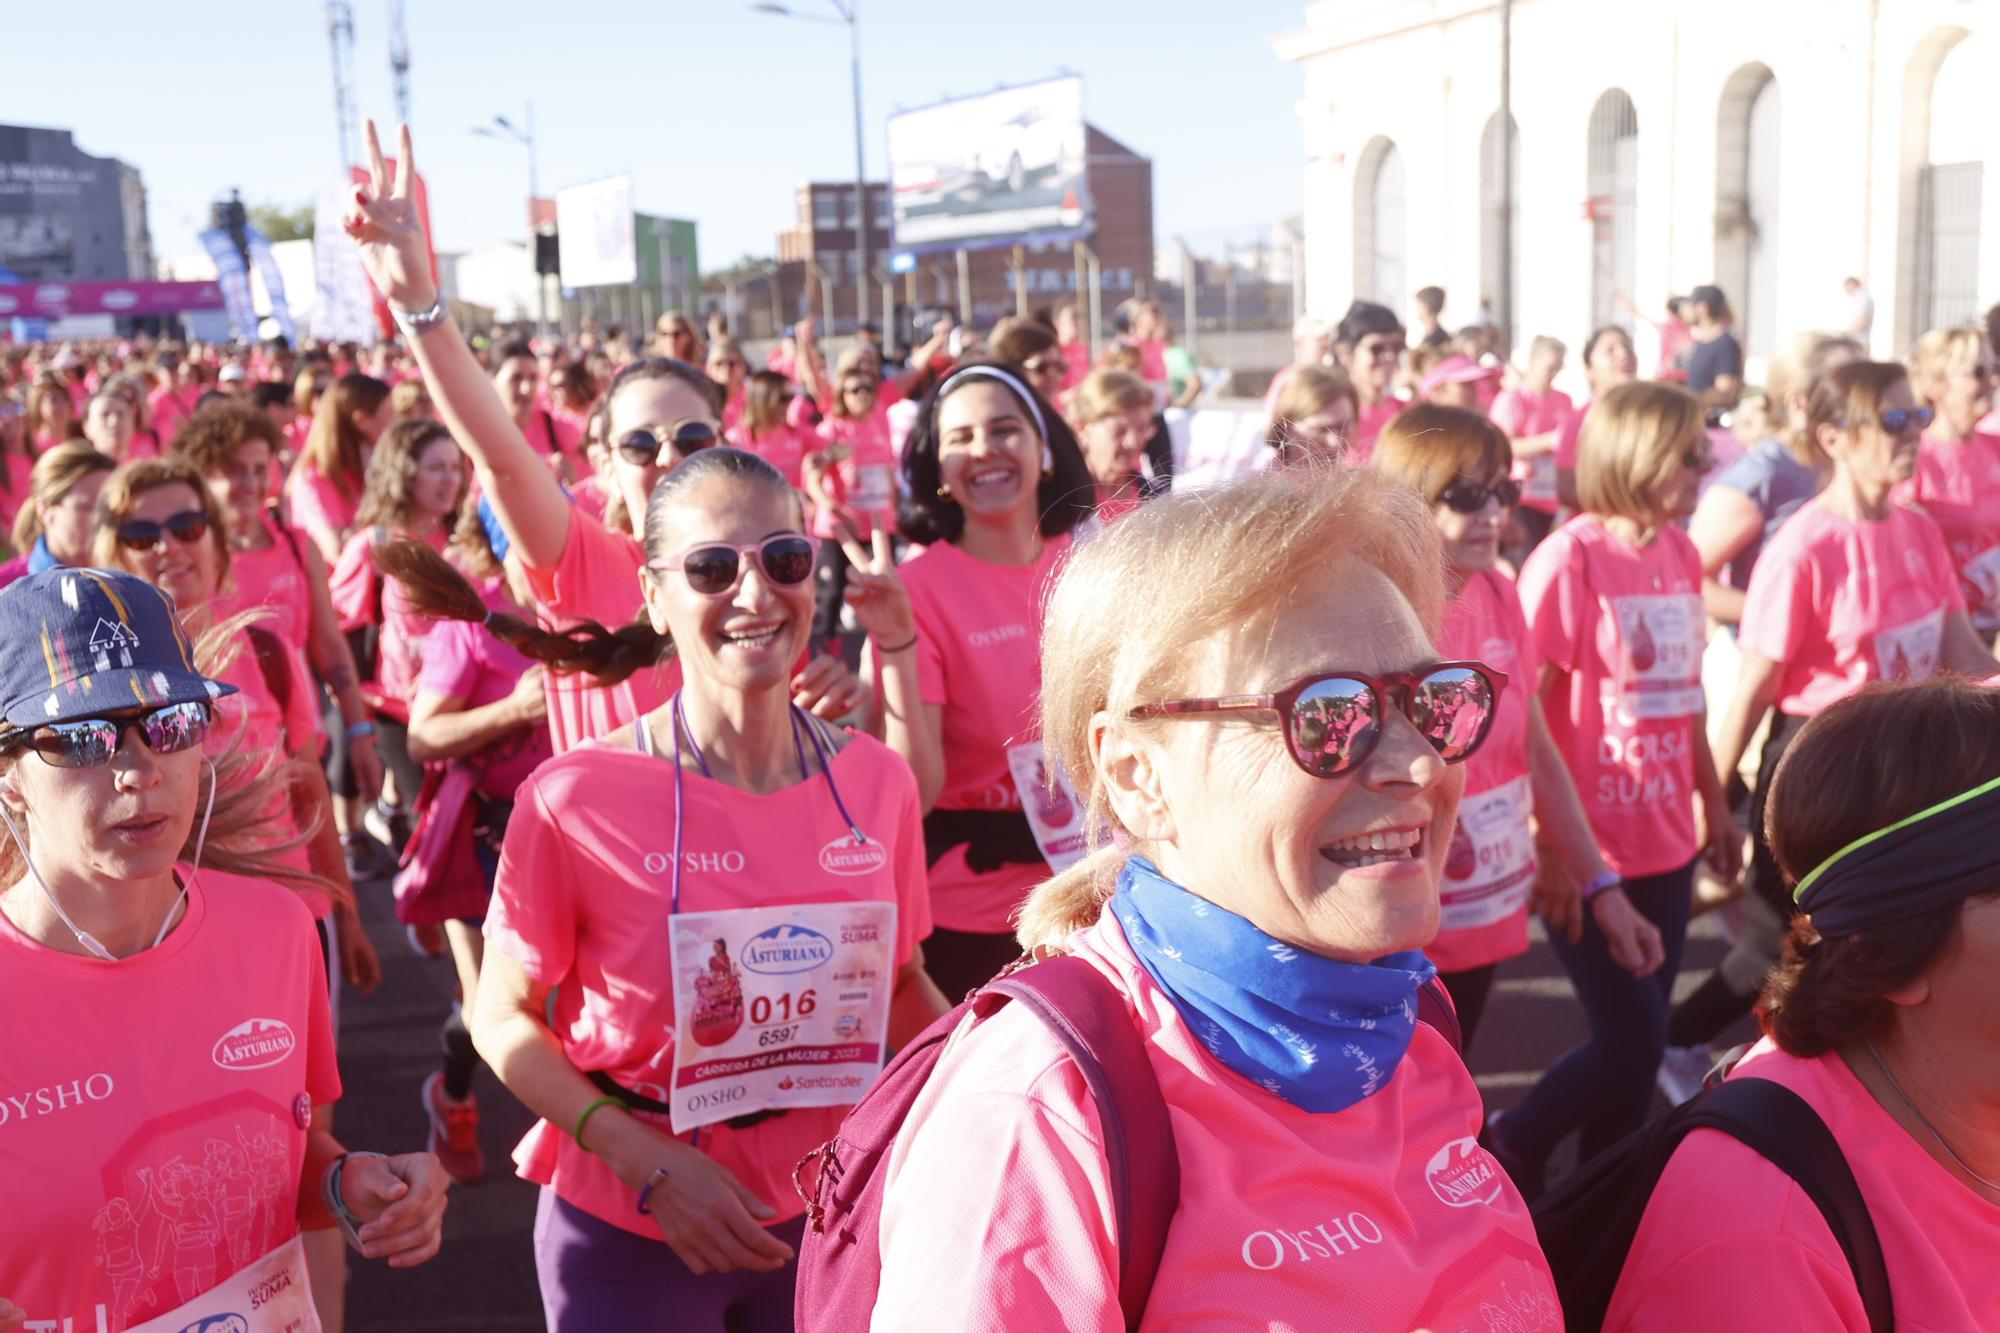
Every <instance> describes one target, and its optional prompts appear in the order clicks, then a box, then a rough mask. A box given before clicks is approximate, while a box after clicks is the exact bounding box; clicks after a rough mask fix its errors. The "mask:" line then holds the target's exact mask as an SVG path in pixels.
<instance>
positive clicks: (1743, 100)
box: [1274, 0, 2000, 375]
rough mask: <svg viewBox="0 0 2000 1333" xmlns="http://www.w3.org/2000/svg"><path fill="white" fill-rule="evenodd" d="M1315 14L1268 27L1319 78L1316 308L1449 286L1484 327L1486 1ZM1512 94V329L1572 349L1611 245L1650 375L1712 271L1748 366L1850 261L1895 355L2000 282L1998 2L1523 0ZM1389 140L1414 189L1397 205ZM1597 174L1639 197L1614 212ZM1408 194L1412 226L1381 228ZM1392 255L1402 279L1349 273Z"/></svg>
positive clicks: (1331, 9) (1367, 2)
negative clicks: (1676, 317) (1277, 30)
mask: <svg viewBox="0 0 2000 1333" xmlns="http://www.w3.org/2000/svg"><path fill="white" fill-rule="evenodd" d="M1304 18H1305V22H1304V25H1303V26H1302V27H1301V28H1299V29H1298V30H1296V31H1294V32H1291V33H1287V34H1285V35H1283V36H1281V37H1279V38H1277V39H1276V41H1275V43H1274V46H1275V48H1276V52H1277V54H1278V56H1279V58H1280V59H1282V60H1285V61H1288V62H1291V63H1294V64H1296V65H1298V66H1299V68H1300V70H1301V71H1302V73H1303V75H1304V87H1303V90H1302V95H1301V97H1300V99H1299V102H1298V111H1299V117H1300V121H1301V126H1302V129H1303V148H1304V157H1305V163H1304V214H1305V256H1306V300H1307V306H1308V308H1309V309H1310V310H1311V311H1313V312H1314V313H1317V314H1319V315H1321V316H1323V317H1325V318H1329V319H1337V318H1338V317H1339V315H1340V313H1341V312H1342V311H1343V310H1344V309H1345V308H1346V307H1347V304H1348V302H1349V301H1350V300H1352V299H1353V298H1354V297H1356V296H1357V295H1359V296H1371V297H1373V298H1374V299H1378V300H1383V301H1384V303H1385V304H1388V305H1390V306H1392V308H1394V309H1396V310H1397V311H1398V313H1400V314H1402V315H1403V316H1404V318H1405V319H1406V320H1408V319H1409V318H1410V315H1409V305H1410V295H1411V292H1412V291H1414V290H1415V289H1416V288H1417V287H1421V286H1424V285H1427V284H1430V283H1436V284H1437V285H1439V286H1442V287H1444V288H1445V290H1446V292H1447V293H1448V294H1449V306H1448V308H1447V311H1446V320H1447V323H1448V324H1452V325H1457V324H1462V323H1466V322H1469V321H1470V320H1471V319H1472V318H1473V317H1474V315H1475V313H1476V312H1477V310H1478V308H1479V304H1480V299H1481V297H1482V295H1492V294H1496V293H1491V292H1490V291H1489V290H1487V288H1488V284H1489V283H1490V280H1491V275H1493V274H1494V273H1496V272H1497V270H1498V262H1499V261H1498V255H1497V251H1496V249H1495V245H1496V241H1495V237H1494V234H1493V228H1494V218H1495V216H1496V214H1497V207H1496V206H1495V203H1494V199H1493V197H1492V195H1491V189H1492V185H1491V177H1492V173H1493V170H1494V167H1493V164H1492V163H1491V162H1490V161H1488V162H1487V163H1485V164H1484V166H1485V170H1484V173H1482V156H1489V157H1490V156H1491V154H1492V152H1493V149H1494V147H1495V145H1496V142H1497V134H1495V133H1492V132H1490V131H1491V129H1492V128H1494V119H1493V118H1494V116H1495V114H1496V112H1497V111H1498V108H1499V83H1500V53H1499V34H1500V24H1499V5H1498V3H1497V0H1321V3H1316V4H1311V5H1308V6H1307V7H1306V9H1305V13H1304ZM1512 86H1513V98H1512V102H1513V108H1512V109H1513V116H1514V125H1515V132H1516V134H1517V136H1518V149H1517V151H1518V154H1519V156H1518V159H1517V160H1518V171H1517V173H1516V180H1515V195H1516V201H1515V209H1516V213H1515V217H1516V222H1515V226H1514V246H1515V253H1514V256H1513V262H1514V265H1515V269H1516V272H1517V273H1518V275H1519V277H1518V280H1517V283H1516V290H1515V304H1514V311H1513V316H1514V317H1513V321H1512V323H1513V328H1514V332H1515V334H1516V336H1517V338H1518V339H1520V340H1525V339H1526V338H1527V337H1529V336H1531V335H1533V334H1536V333H1550V334H1554V335H1555V336H1557V337H1560V338H1562V339H1563V340H1564V341H1566V342H1567V343H1568V344H1569V345H1570V347H1571V349H1572V352H1573V353H1574V352H1575V350H1576V349H1578V348H1580V346H1581V344H1582V341H1583V339H1584V337H1585V336H1586V335H1587V334H1588V332H1589V330H1590V328H1591V326H1592V322H1593V321H1592V314H1593V307H1594V306H1597V307H1600V308H1601V307H1602V305H1603V302H1604V300H1605V294H1604V290H1603V289H1604V283H1603V281H1602V279H1601V274H1602V272H1603V270H1604V269H1605V268H1606V267H1607V264H1606V257H1607V256H1614V257H1616V258H1615V259H1614V262H1613V263H1612V264H1611V265H1610V266H1611V267H1613V268H1622V269H1623V270H1624V276H1625V277H1626V278H1627V279H1628V280H1629V287H1625V284H1624V283H1623V282H1621V283H1619V286H1620V287H1621V288H1625V290H1624V293H1623V294H1624V296H1625V297H1626V298H1627V299H1628V300H1629V302H1630V303H1631V306H1636V307H1637V314H1636V315H1635V313H1634V311H1633V309H1632V308H1631V307H1630V306H1626V305H1624V304H1623V303H1621V304H1620V305H1619V306H1618V313H1619V322H1622V323H1625V324H1626V325H1627V326H1628V327H1632V328H1633V329H1634V332H1635V333H1636V335H1637V337H1638V341H1639V347H1640V363H1641V367H1642V369H1645V370H1648V371H1650V369H1651V367H1652V366H1653V364H1654V361H1655V350H1656V348H1657V340H1656V337H1655V335H1654V333H1653V330H1652V329H1651V327H1650V326H1649V325H1648V324H1647V322H1646V320H1647V319H1651V318H1658V317H1659V315H1660V313H1661V310H1662V304H1663V302H1664V300H1665V298H1666V296H1667V295H1668V294H1669V293H1685V292H1687V290H1688V289H1689V288H1691V287H1693V286H1695V285H1697V284H1700V283H1705V282H1710V281H1716V282H1719V283H1721V284H1722V285H1723V286H1724V288H1725V290H1726V291H1727V292H1728V295H1729V298H1730V301H1731V303H1732V304H1733V305H1734V306H1735V308H1736V312H1737V315H1738V318H1739V320H1740V321H1742V324H1743V327H1742V330H1741V333H1742V336H1743V337H1744V340H1745V345H1746V347H1747V348H1748V350H1749V351H1750V352H1751V354H1752V372H1753V375H1754V373H1756V372H1757V370H1758V369H1759V363H1760V362H1761V361H1762V359H1763V357H1764V356H1765V355H1768V354H1769V352H1770V351H1771V350H1772V349H1774V348H1776V347H1778V346H1781V345H1782V343H1783V341H1784V340H1785V339H1786V338H1788V337H1789V336H1790V335H1791V334H1793V333H1796V332H1799V331H1802V330H1806V329H1816V328H1825V327H1829V326H1831V325H1832V324H1834V323H1835V322H1836V320H1838V319H1839V318H1840V316H1841V314H1842V313H1843V310H1844V294H1843V293H1842V291H1841V282H1842V279H1843V278H1845V277H1847V276H1849V275H1850V274H1851V275H1853V276H1856V277H1859V278H1861V279H1862V281H1863V282H1864V283H1865V284H1866V285H1867V287H1868V289H1869V291H1870V293H1871V294H1872V296H1873V298H1874V301H1875V322H1874V329H1873V336H1872V340H1871V341H1872V350H1873V351H1874V352H1875V353H1876V354H1877V355H1881V356H1890V355H1901V354H1902V353H1903V352H1904V351H1906V350H1907V348H1908V346H1909V343H1910V341H1911V340H1912V339H1913V338H1914V337H1915V336H1916V335H1917V334H1918V333H1921V332H1922V331H1923V330H1924V329H1925V328H1927V327H1931V326H1932V325H1934V324H1936V323H1944V322H1963V321H1965V320H1967V319H1973V318H1977V317H1978V316H1979V315H1980V314H1981V313H1982V312H1983V311H1984V310H1985V309H1986V307H1987V306H1989V305H1991V304H1992V303H1993V302H1994V301H1996V300H2000V128H1996V127H2000V0H1751V2H1750V3H1745V0H1515V3H1514V5H1513V80H1512ZM1618 93H1622V94H1623V96H1624V97H1626V98H1629V99H1630V112H1631V114H1630V116H1629V117H1623V116H1622V115H1621V114H1618V110H1619V109H1618V108H1617V107H1616V105H1615V104H1616V101H1617V98H1616V96H1615V94H1618ZM1607 108H1609V109H1607ZM1621 139H1622V140H1624V142H1623V143H1620V142H1618V141H1619V140H1621ZM1390 145H1393V148H1394V161H1395V166H1396V168H1397V170H1396V171H1395V172H1394V173H1393V174H1394V175H1395V176H1396V177H1397V178H1398V179H1399V186H1400V194H1401V198H1400V200H1397V201H1395V203H1396V207H1394V208H1383V207H1378V206H1375V201H1374V200H1373V198H1372V195H1371V191H1372V190H1373V189H1374V187H1375V185H1376V183H1377V182H1378V180H1379V179H1380V178H1381V176H1382V173H1381V172H1380V170H1379V167H1380V165H1381V163H1382V161H1383V160H1384V156H1385V151H1386V149H1387V147H1388V146H1390ZM1621 153H1622V155H1621ZM1594 163H1595V165H1596V166H1597V168H1598V170H1597V171H1596V172H1593V169H1592V168H1593V164H1594ZM1607 167H1618V168H1622V169H1623V171H1624V173H1625V175H1624V176H1623V177H1622V178H1620V179H1621V183H1622V184H1623V185H1624V187H1625V189H1626V191H1627V192H1626V193H1624V194H1621V195H1619V196H1618V198H1617V199H1616V200H1615V201H1613V202H1612V204H1611V205H1610V206H1609V207H1607V204H1606V195H1605V191H1604V182H1605V181H1606V180H1607V179H1610V178H1607V177H1606V176H1605V175H1604V171H1605V169H1606V168H1607ZM1594 187H1595V188H1594ZM1398 214H1400V217H1401V219H1402V226H1403V234H1402V235H1401V236H1400V237H1394V236H1389V237H1385V236H1382V235H1380V234H1378V233H1379V232H1380V230H1381V224H1382V221H1383V219H1385V218H1389V219H1393V218H1394V217H1395V216H1397V215H1398ZM1383 251H1386V252H1387V253H1389V255H1390V257H1391V258H1392V259H1394V260H1395V261H1396V262H1393V263H1382V262H1378V259H1377V253H1378V252H1383ZM1618 260H1622V262H1618ZM1398 269H1400V271H1401V272H1402V273H1403V274H1404V285H1405V286H1406V287H1407V288H1409V290H1406V291H1401V292H1394V293H1381V292H1375V291H1371V290H1368V289H1366V288H1365V287H1364V286H1363V285H1362V283H1363V280H1364V279H1372V278H1374V277H1375V275H1380V274H1383V273H1385V272H1388V273H1393V272H1395V271H1397V270H1398ZM1376 285H1379V283H1378V284H1376ZM1571 365H1572V373H1574V368H1575V360H1574V356H1573V357H1572V363H1571Z"/></svg>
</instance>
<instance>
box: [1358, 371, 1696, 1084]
mask: <svg viewBox="0 0 2000 1333" xmlns="http://www.w3.org/2000/svg"><path fill="white" fill-rule="evenodd" d="M1508 464H1509V451H1508V441H1507V437H1506V435H1504V434H1503V433H1501V430H1500V428H1499V427H1498V426H1497V425H1495V424H1494V423H1493V422H1491V421H1489V420H1487V419H1486V418H1485V417H1482V416H1480V415H1478V414H1477V413H1474V412H1469V411H1464V410H1460V409H1457V408H1450V407H1437V406H1433V405H1431V404H1428V403H1420V404H1418V405H1417V406H1415V407H1412V408H1411V409H1409V410H1408V411H1407V412H1404V413H1403V414H1402V415H1401V416H1399V417H1397V418H1396V419H1395V420H1394V421H1392V422H1390V423H1389V426H1388V429H1386V430H1384V431H1383V432H1382V434H1381V436H1380V438H1378V439H1377V440H1376V442H1375V458H1374V468H1375V470H1376V471H1377V472H1379V473H1381V474H1382V475H1383V476H1385V477H1387V478H1388V479H1389V480H1391V481H1394V482H1396V483H1398V484H1399V485H1402V486H1405V487H1407V488H1409V489H1410V490H1413V491H1415V492H1416V493H1417V494H1418V495H1420V496H1422V497H1423V498H1424V499H1425V500H1427V501H1428V502H1429V503H1430V507H1431V515H1432V519H1433V521H1434V522H1435V523H1436V525H1437V530H1438V536H1439V537H1440V538H1441V539H1442V540H1443V542H1444V557H1445V568H1446V573H1447V577H1448V579H1449V580H1450V586H1451V588H1452V599H1451V602H1450V604H1449V605H1448V606H1447V607H1446V609H1445V619H1444V633H1443V637H1442V638H1441V639H1440V640H1439V644H1438V647H1439V650H1440V651H1441V652H1442V653H1443V654H1444V655H1445V656H1446V657H1448V658H1453V659H1461V660H1466V661H1477V662H1484V663H1486V664H1487V665H1488V666H1491V667H1495V668H1498V669H1499V670H1501V671H1504V672H1506V673H1507V675H1508V677H1509V678H1510V679H1513V680H1519V681H1529V680H1533V679H1534V678H1535V677H1536V676H1537V674H1538V671H1537V665H1538V664H1537V661H1536V657H1535V645H1534V643H1533V641H1532V640H1531V638H1530V637H1529V634H1528V623H1527V617H1526V616H1525V614H1524V613H1523V612H1522V610H1521V597H1520V594H1519V593H1518V592H1516V591H1515V590H1514V582H1513V580H1512V579H1509V578H1507V577H1505V576H1504V575H1502V574H1501V573H1500V572H1499V571H1498V569H1497V568H1496V567H1495V566H1496V565H1497V564H1498V563H1499V559H1500V537H1501V534H1502V532H1503V531H1504V530H1505V528H1506V526H1507V515H1508V511H1509V510H1510V509H1511V508H1512V507H1513V501H1514V500H1515V499H1516V498H1517V497H1518V496H1519V494H1520V492H1519V490H1518V489H1517V483H1516V482H1514V481H1512V480H1510V479H1509V467H1508ZM1465 772H1466V783H1465V797H1464V800H1463V801H1462V802H1461V803H1460V805H1459V814H1458V828H1457V830H1456V831H1455V832H1454V833H1453V835H1452V840H1451V850H1450V853H1449V855H1447V856H1446V858H1445V864H1444V876H1445V879H1444V891H1443V904H1442V910H1441V913H1440V916H1439V923H1438V934H1437V938H1436V939H1434V940H1432V941H1431V942H1430V944H1429V945H1427V946H1426V947H1425V949H1424V953H1425V954H1426V956H1428V957H1429V958H1430V960H1431V961H1432V962H1433V963H1435V964H1437V967H1438V978H1439V980H1441V981H1442V982H1444V984H1445V986H1446V988H1447V989H1449V990H1450V992H1451V999H1452V1007H1453V1008H1455V1009H1457V1010H1458V1021H1459V1026H1460V1027H1461V1028H1462V1029H1463V1030H1464V1033H1465V1040H1464V1043H1463V1046H1464V1048H1465V1049H1468V1050H1469V1049H1470V1048H1471V1045H1472V1038H1473V1034H1474V1033H1475V1032H1476V1031H1477V1030H1478V1027H1479V1019H1480V1016H1481V1014H1482V1013H1483V1012H1484V1011H1485V1008H1486V999H1487V995H1488V992H1489V991H1490V990H1491V988H1492V985H1493V972H1494V969H1495V968H1496V967H1497V966H1498V965H1499V964H1500V963H1502V962H1504V961H1506V960H1507V959H1509V958H1513V957H1516V956H1518V955H1520V954H1523V953H1526V952H1527V951H1528V912H1529V910H1530V909H1531V908H1532V910H1533V911H1534V912H1535V914H1536V915H1538V916H1540V917H1541V918H1542V922H1543V924H1544V925H1545V926H1546V927H1547V928H1548V930H1549V931H1550V933H1551V934H1561V935H1563V936H1564V937H1565V938H1567V939H1568V941H1569V942H1570V943H1571V944H1573V945H1574V944H1577V943H1579V942H1581V940H1582V938H1583V929H1584V917H1585V915H1586V911H1587V914H1588V915H1589V916H1590V918H1591V920H1592V923H1593V925H1594V926H1595V928H1596V930H1597V932H1600V933H1601V934H1602V935H1603V937H1604V939H1605V941H1606V942H1607V944H1608V946H1609V948H1610V951H1611V956H1612V957H1613V958H1614V959H1615V960H1617V961H1618V962H1619V963H1620V964H1621V965H1623V966H1624V967H1626V968H1628V969H1630V970H1631V971H1632V972H1633V974H1634V975H1637V976H1644V975H1646V974H1647V973H1649V972H1651V971H1653V970H1654V969H1655V968H1657V967H1658V966H1659V965H1660V962H1661V952H1660V934H1659V931H1658V929H1657V928H1656V927H1654V925H1653V924H1652V923H1651V922H1650V921H1647V920H1646V919H1645V918H1644V917H1642V916H1640V915H1639V914H1638V913H1637V912H1636V911H1634V910H1633V908H1632V904H1631V901H1630V900H1629V899H1628V898H1627V897H1626V896H1625V891H1624V888H1623V886H1622V883H1621V881H1620V879H1619V877H1618V873H1617V872H1616V871H1614V870H1612V869H1611V868H1610V867H1609V866H1607V865H1606V864H1605V862H1604V858H1603V856H1602V855H1601V854H1600V853H1599V852H1598V850H1597V839H1596V836H1595V835H1594V834H1593V833H1592V832H1591V829H1590V821H1589V819H1588V817H1587V816H1586V815H1585V814H1584V810H1583V803H1582V801H1581V800H1579V799H1578V797H1577V793H1576V783H1575V781H1574V780H1573V779H1572V778H1571V777H1570V773H1569V770H1568V768H1566V767H1565V766H1564V764H1563V756H1562V751H1561V750H1560V749H1558V748H1557V747H1556V742H1555V738H1554V736H1552V735H1551V734H1550V732H1549V726H1548V722H1547V721H1546V720H1545V719H1544V717H1543V714H1542V701H1541V699H1540V698H1539V697H1538V696H1537V695H1536V693H1535V692H1534V691H1532V690H1528V689H1521V690H1509V691H1508V692H1507V693H1506V694H1504V695H1502V696H1501V699H1500V708H1499V713H1498V715H1497V716H1496V718H1495V720H1494V723H1493V730H1492V732H1491V733H1490V734H1489V735H1488V736H1487V738H1486V743H1485V744H1484V745H1483V746H1482V747H1481V748H1480V751H1479V753H1478V754H1476V755H1474V756H1473V757H1472V759H1471V760H1469V761H1468V763H1467V765H1466V770H1465ZM1531 820H1532V821H1533V823H1534V824H1535V825H1539V827H1540V828H1541V830H1542V834H1543V837H1544V839H1545V840H1546V842H1547V843H1548V844H1549V846H1550V848H1551V849H1552V850H1553V851H1554V852H1555V854H1556V857H1557V859H1558V860H1559V861H1560V863H1561V869H1560V870H1559V871H1558V870H1556V869H1555V868H1549V869H1547V870H1543V869H1542V868H1541V867H1538V866H1537V864H1536V862H1537V849H1536V846H1535V833H1534V829H1533V827H1531V824H1530V821H1531Z"/></svg>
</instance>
